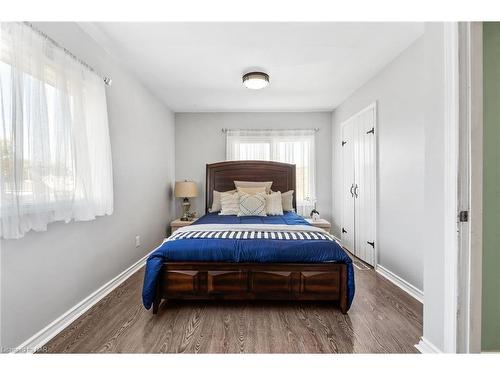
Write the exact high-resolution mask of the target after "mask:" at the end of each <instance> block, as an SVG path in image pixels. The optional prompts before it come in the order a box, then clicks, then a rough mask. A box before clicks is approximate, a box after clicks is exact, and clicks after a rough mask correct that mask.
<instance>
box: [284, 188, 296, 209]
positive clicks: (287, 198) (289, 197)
mask: <svg viewBox="0 0 500 375" xmlns="http://www.w3.org/2000/svg"><path fill="white" fill-rule="evenodd" d="M281 204H282V205H283V211H295V210H294V209H293V190H288V191H287V192H286V193H281Z"/></svg>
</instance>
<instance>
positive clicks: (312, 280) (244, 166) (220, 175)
mask: <svg viewBox="0 0 500 375" xmlns="http://www.w3.org/2000/svg"><path fill="white" fill-rule="evenodd" d="M233 181H259V182H262V181H273V186H272V188H273V190H274V191H282V192H285V191H288V190H295V165H292V164H285V163H277V162H270V161H226V162H220V163H215V164H207V174H206V202H205V203H206V204H205V206H206V212H208V208H209V207H211V205H212V194H213V191H214V190H217V191H227V190H232V189H234V188H235V187H234V183H233ZM293 197H294V198H293V206H294V207H296V201H295V194H294V195H293ZM156 288H157V289H156V298H155V301H154V303H153V314H156V313H157V312H158V307H159V305H160V303H161V301H162V299H227V300H242V299H244V300H246V299H266V300H326V301H336V302H338V305H339V307H340V311H341V312H342V313H344V314H346V313H347V298H348V297H347V266H346V265H345V264H335V263H300V264H299V263H229V262H226V263H224V262H165V263H164V264H163V267H162V270H161V273H160V277H159V280H158V283H157V285H156Z"/></svg>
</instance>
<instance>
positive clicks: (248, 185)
mask: <svg viewBox="0 0 500 375" xmlns="http://www.w3.org/2000/svg"><path fill="white" fill-rule="evenodd" d="M272 184H273V182H272V181H267V182H257V181H234V186H236V189H238V188H239V187H242V188H255V187H264V188H265V189H266V193H269V192H270V191H271V185H272Z"/></svg>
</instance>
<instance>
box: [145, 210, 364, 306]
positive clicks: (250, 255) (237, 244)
mask: <svg viewBox="0 0 500 375" xmlns="http://www.w3.org/2000/svg"><path fill="white" fill-rule="evenodd" d="M200 224H286V225H309V223H308V222H307V221H306V220H304V219H303V218H302V217H300V216H299V215H297V214H296V213H293V212H287V213H285V214H284V215H281V216H263V217H256V216H244V217H237V216H232V215H231V216H220V215H218V214H216V213H213V214H207V215H205V216H203V217H201V218H200V219H198V220H197V221H196V222H195V223H193V224H192V226H196V225H200ZM165 261H170V262H176V261H192V262H196V261H199V262H241V263H322V262H337V263H345V264H347V277H348V283H347V288H348V296H349V307H350V306H351V303H352V300H353V298H354V271H353V267H352V261H351V258H349V256H348V255H347V254H346V253H345V251H344V250H343V249H342V247H341V246H340V245H339V244H338V243H337V242H335V241H331V240H325V239H290V240H284V239H270V238H266V239H264V238H259V239H256V238H255V239H232V238H181V239H176V240H175V241H167V242H164V243H163V244H162V245H161V246H160V247H158V248H157V249H156V250H155V251H154V252H153V253H152V254H151V255H150V256H149V258H148V260H147V263H146V273H145V276H144V286H143V290H142V301H143V304H144V307H146V309H149V308H150V307H151V305H152V303H153V301H154V297H155V292H156V289H155V285H156V280H157V278H158V276H159V273H160V270H161V267H162V264H163V263H164V262H165Z"/></svg>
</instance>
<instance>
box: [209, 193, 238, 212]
mask: <svg viewBox="0 0 500 375" xmlns="http://www.w3.org/2000/svg"><path fill="white" fill-rule="evenodd" d="M235 192H236V190H229V191H226V192H225V193H235ZM220 195H221V192H220V191H217V190H214V192H213V194H212V207H211V208H210V209H209V210H208V211H209V212H219V211H220V210H221V209H222V207H221V204H220Z"/></svg>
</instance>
